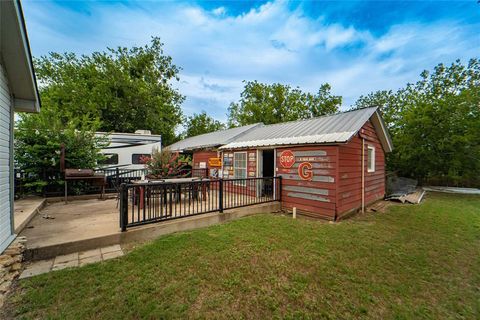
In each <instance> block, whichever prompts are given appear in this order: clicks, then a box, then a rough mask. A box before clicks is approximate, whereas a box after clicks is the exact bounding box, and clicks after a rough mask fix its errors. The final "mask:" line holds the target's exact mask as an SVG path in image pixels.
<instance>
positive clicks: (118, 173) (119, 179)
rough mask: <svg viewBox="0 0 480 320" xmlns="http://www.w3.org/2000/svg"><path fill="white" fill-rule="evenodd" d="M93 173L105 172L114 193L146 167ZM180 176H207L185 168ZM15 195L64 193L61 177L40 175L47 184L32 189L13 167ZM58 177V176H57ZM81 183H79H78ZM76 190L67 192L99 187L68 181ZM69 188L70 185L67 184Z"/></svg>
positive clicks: (87, 191) (92, 191)
mask: <svg viewBox="0 0 480 320" xmlns="http://www.w3.org/2000/svg"><path fill="white" fill-rule="evenodd" d="M95 173H100V174H105V177H106V186H105V192H107V193H115V192H119V191H120V185H121V184H122V183H131V182H132V181H135V180H140V178H141V177H142V175H143V176H147V175H148V170H147V169H127V168H105V169H96V170H95ZM180 176H181V177H200V178H207V177H208V169H186V170H185V171H184V172H181V173H180ZM14 177H15V180H14V182H15V197H16V198H19V197H22V196H24V195H26V194H37V195H41V196H43V197H58V196H62V195H63V194H64V186H63V177H60V178H59V179H55V180H53V179H52V178H51V177H50V178H48V177H47V175H44V177H42V180H43V181H45V182H47V185H46V186H44V187H43V188H42V190H41V191H38V190H32V188H28V187H26V186H25V185H26V184H27V183H28V182H29V180H32V179H29V177H28V175H27V174H26V173H25V172H24V171H22V170H20V169H15V174H14ZM57 178H58V177H57ZM79 184H81V185H79ZM70 185H72V186H73V187H75V189H76V190H70V191H69V193H70V194H72V193H74V194H96V193H99V192H100V190H101V188H100V187H98V186H92V185H90V184H89V183H84V182H83V183H82V182H76V183H70ZM69 189H70V186H69Z"/></svg>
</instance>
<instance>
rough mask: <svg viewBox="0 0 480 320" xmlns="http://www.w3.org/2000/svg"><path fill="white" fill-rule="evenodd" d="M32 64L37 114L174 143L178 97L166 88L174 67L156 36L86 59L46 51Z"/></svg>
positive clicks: (173, 77)
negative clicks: (37, 88) (156, 136)
mask: <svg viewBox="0 0 480 320" xmlns="http://www.w3.org/2000/svg"><path fill="white" fill-rule="evenodd" d="M35 66H36V73H37V77H38V80H39V83H41V90H40V94H41V98H42V107H43V110H45V109H49V108H53V109H52V110H57V111H58V113H57V115H56V116H59V117H60V118H61V120H62V121H63V122H64V123H67V122H69V121H70V120H71V119H76V118H78V117H84V116H85V115H86V116H88V117H89V119H92V120H94V119H98V120H99V121H100V122H99V123H100V125H99V130H102V131H106V132H110V131H116V132H134V131H135V130H138V129H147V130H151V131H152V133H154V134H161V135H162V140H163V141H164V143H165V144H169V143H171V142H172V141H173V140H174V138H175V128H176V127H177V125H179V124H180V123H181V119H182V112H181V108H180V106H181V103H182V102H183V100H184V97H183V96H182V95H181V94H180V93H179V92H178V91H177V90H176V89H174V88H173V87H172V85H171V81H172V80H178V72H179V69H178V67H177V66H175V65H174V64H173V63H172V58H171V57H169V56H167V55H165V54H164V52H163V43H161V42H160V39H159V38H152V41H151V43H150V44H149V45H146V46H144V47H132V48H130V49H128V48H123V47H118V48H117V49H110V48H108V49H107V51H106V52H105V51H104V52H94V53H92V54H91V55H88V56H87V55H82V56H77V55H76V54H74V53H64V54H59V53H50V54H49V55H48V56H42V57H40V58H38V59H35Z"/></svg>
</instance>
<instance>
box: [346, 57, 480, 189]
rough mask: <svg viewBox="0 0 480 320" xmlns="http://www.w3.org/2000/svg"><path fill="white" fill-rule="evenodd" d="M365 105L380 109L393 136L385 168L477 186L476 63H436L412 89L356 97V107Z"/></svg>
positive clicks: (479, 104)
mask: <svg viewBox="0 0 480 320" xmlns="http://www.w3.org/2000/svg"><path fill="white" fill-rule="evenodd" d="M368 105H379V106H381V109H382V111H383V112H384V114H385V120H386V122H387V124H388V127H389V129H390V133H391V134H392V139H393V144H394V148H395V149H394V152H393V153H392V154H390V155H389V156H388V161H387V165H388V168H389V169H391V170H396V171H398V172H399V173H400V174H401V175H405V176H411V177H414V178H417V179H419V180H421V181H425V180H432V179H434V180H436V181H440V183H447V182H448V183H455V184H458V183H460V184H463V185H467V184H468V185H475V184H476V185H478V184H480V179H479V177H478V172H480V61H479V60H478V59H471V60H470V61H469V63H468V64H467V65H463V64H462V63H461V62H460V61H459V60H457V61H455V62H454V63H452V64H451V65H450V66H445V65H444V64H439V65H437V66H436V67H435V68H434V70H433V72H432V73H430V72H428V71H424V72H422V74H421V78H420V80H419V81H418V82H416V83H415V84H408V85H407V86H406V87H405V88H402V89H399V90H398V91H397V92H395V93H394V92H391V91H381V92H375V93H371V94H369V95H368V96H365V97H360V99H359V100H358V101H357V103H356V105H355V107H357V108H361V107H365V106H368Z"/></svg>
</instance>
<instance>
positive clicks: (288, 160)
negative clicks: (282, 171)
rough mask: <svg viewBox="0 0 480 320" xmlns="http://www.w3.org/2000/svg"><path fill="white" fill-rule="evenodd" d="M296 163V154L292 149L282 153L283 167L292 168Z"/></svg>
mask: <svg viewBox="0 0 480 320" xmlns="http://www.w3.org/2000/svg"><path fill="white" fill-rule="evenodd" d="M294 163H295V156H294V155H293V152H292V151H290V150H285V151H283V152H282V153H281V154H280V165H281V166H282V167H283V168H287V169H288V168H291V167H292V166H293V164H294Z"/></svg>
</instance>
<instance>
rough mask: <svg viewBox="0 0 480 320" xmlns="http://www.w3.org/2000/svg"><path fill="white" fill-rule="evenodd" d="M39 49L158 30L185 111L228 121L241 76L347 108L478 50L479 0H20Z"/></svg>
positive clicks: (82, 50)
mask: <svg viewBox="0 0 480 320" xmlns="http://www.w3.org/2000/svg"><path fill="white" fill-rule="evenodd" d="M23 7H24V13H25V18H26V22H27V27H28V32H29V38H30V43H31V47H32V51H33V55H35V56H40V55H45V54H47V53H48V52H51V51H54V52H65V51H73V52H76V53H79V54H88V53H91V52H93V51H99V50H104V49H105V48H106V47H117V46H133V45H144V44H146V43H148V42H149V40H150V38H151V36H159V37H160V38H161V39H162V41H163V42H164V43H165V52H166V53H167V54H169V55H171V56H172V57H173V61H174V63H175V64H176V65H178V66H180V67H181V68H182V71H181V74H180V81H179V82H178V83H175V84H174V85H175V86H176V87H177V88H179V89H180V91H181V92H182V93H183V94H184V95H186V101H185V103H184V105H183V109H184V112H185V114H187V115H190V114H192V113H194V112H197V113H198V112H200V111H202V110H205V111H207V113H209V114H210V115H212V116H214V117H215V118H217V119H219V120H222V121H224V120H225V119H226V112H227V108H228V105H229V104H230V102H232V101H237V100H238V99H239V95H240V92H241V91H242V88H243V83H242V81H243V80H258V81H262V82H267V83H273V82H280V83H285V84H289V85H291V86H294V87H296V86H299V87H300V88H301V89H303V90H305V91H310V92H316V91H317V90H318V88H319V87H320V85H321V84H322V83H325V82H329V83H330V84H331V85H332V87H333V92H334V93H335V94H338V95H342V96H343V97H344V109H346V108H348V107H349V106H350V105H351V104H353V103H354V102H355V100H356V99H357V98H358V97H359V96H360V95H361V94H367V93H369V92H371V91H375V90H380V89H394V90H395V89H397V88H399V87H402V86H404V85H405V84H406V83H408V82H414V81H416V80H417V79H418V75H419V74H420V72H421V71H422V70H424V69H431V68H432V67H433V66H435V65H436V64H437V63H440V62H443V63H451V62H453V61H454V60H455V59H457V58H459V59H461V60H463V61H464V62H466V61H468V59H469V58H473V57H480V5H479V4H477V1H475V0H472V1H455V2H444V1H406V2H394V1H373V2H365V1H311V2H298V1H221V2H217V1H207V2H201V1H195V2H183V1H182V2H178V1H161V2H159V1H151V2H147V1H141V2H138V1H121V2H114V1H105V2H91V1H88V2H80V1H70V2H65V1H24V2H23Z"/></svg>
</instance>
